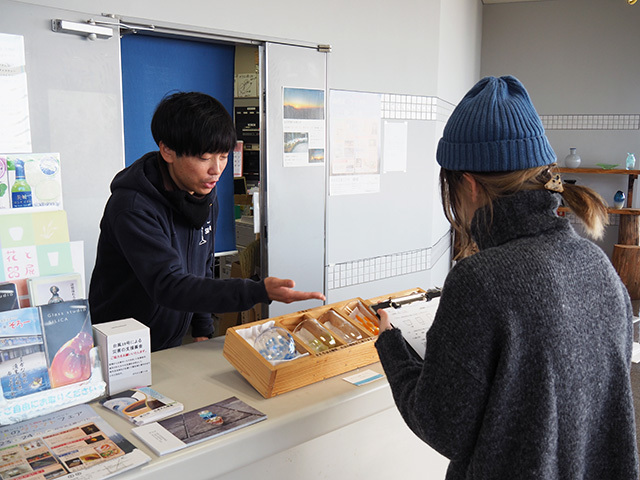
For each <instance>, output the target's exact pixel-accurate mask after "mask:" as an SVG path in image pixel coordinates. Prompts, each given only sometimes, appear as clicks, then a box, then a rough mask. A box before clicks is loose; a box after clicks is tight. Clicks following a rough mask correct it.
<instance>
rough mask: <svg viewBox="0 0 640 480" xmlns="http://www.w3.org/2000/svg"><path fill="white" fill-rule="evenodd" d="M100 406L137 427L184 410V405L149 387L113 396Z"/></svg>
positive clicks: (101, 402)
mask: <svg viewBox="0 0 640 480" xmlns="http://www.w3.org/2000/svg"><path fill="white" fill-rule="evenodd" d="M100 405H102V406H103V407H105V408H108V409H109V410H112V411H114V412H116V413H117V414H118V415H120V416H122V417H124V418H126V419H128V420H129V421H130V422H133V423H134V424H136V425H146V424H147V423H151V422H155V421H157V420H161V419H163V418H167V417H170V416H171V415H174V414H176V413H179V412H181V411H182V410H184V405H183V404H182V403H180V402H177V401H175V400H172V399H171V398H169V397H165V396H164V395H162V394H161V393H158V392H156V391H155V390H153V389H152V388H149V387H139V388H136V389H133V390H126V391H124V392H122V393H118V394H116V395H111V396H109V397H106V398H105V399H103V400H101V401H100Z"/></svg>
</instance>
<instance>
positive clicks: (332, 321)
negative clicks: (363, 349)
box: [318, 310, 363, 343]
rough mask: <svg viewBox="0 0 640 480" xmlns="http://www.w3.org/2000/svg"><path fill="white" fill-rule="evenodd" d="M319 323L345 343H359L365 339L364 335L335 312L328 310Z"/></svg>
mask: <svg viewBox="0 0 640 480" xmlns="http://www.w3.org/2000/svg"><path fill="white" fill-rule="evenodd" d="M318 321H319V322H320V323H321V324H322V325H324V326H325V327H326V328H327V329H328V330H330V331H331V333H333V334H334V335H335V336H337V337H338V338H340V339H341V340H342V341H344V343H353V342H357V341H358V340H362V338H363V336H362V333H361V332H360V331H359V330H358V329H357V328H356V327H354V326H353V325H352V324H351V323H349V322H348V321H347V320H345V319H344V318H342V316H340V314H338V313H337V312H336V311H335V310H328V311H327V312H325V313H324V314H323V315H322V316H321V317H320V318H319V319H318Z"/></svg>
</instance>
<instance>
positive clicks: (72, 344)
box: [38, 300, 93, 388]
mask: <svg viewBox="0 0 640 480" xmlns="http://www.w3.org/2000/svg"><path fill="white" fill-rule="evenodd" d="M38 308H39V309H40V317H41V320H42V329H43V333H44V344H45V352H46V354H47V362H48V365H49V378H50V380H51V387H53V388H56V387H60V386H62V385H68V384H70V383H76V382H81V381H83V380H87V379H88V378H89V377H90V376H91V359H90V358H89V352H90V350H91V348H93V332H92V330H91V319H90V315H89V302H87V300H78V301H69V302H61V303H49V304H47V305H42V306H40V307H38Z"/></svg>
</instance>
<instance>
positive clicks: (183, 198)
mask: <svg viewBox="0 0 640 480" xmlns="http://www.w3.org/2000/svg"><path fill="white" fill-rule="evenodd" d="M157 164H158V168H159V170H160V176H159V178H153V179H152V183H153V184H154V186H155V187H156V188H157V189H158V191H159V192H160V193H162V195H163V196H164V197H165V198H166V199H167V200H169V203H170V204H171V206H172V207H173V208H174V209H176V210H177V211H178V212H179V213H180V214H182V215H183V216H184V217H185V218H186V219H187V221H188V222H189V223H190V224H191V225H192V226H193V227H194V228H202V226H203V225H204V223H205V222H206V221H207V219H208V218H209V214H210V211H211V205H212V201H211V198H212V196H213V190H211V192H209V193H208V194H207V195H203V196H196V195H192V194H190V193H189V192H185V191H184V190H180V188H179V187H178V186H177V185H176V183H175V182H174V181H173V179H172V178H171V175H170V174H169V169H168V168H167V164H166V162H165V161H164V160H163V159H162V157H161V155H160V154H158V157H157ZM167 186H168V187H169V189H167Z"/></svg>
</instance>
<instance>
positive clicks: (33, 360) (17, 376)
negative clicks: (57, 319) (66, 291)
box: [0, 307, 51, 478]
mask: <svg viewBox="0 0 640 480" xmlns="http://www.w3.org/2000/svg"><path fill="white" fill-rule="evenodd" d="M43 343H44V341H43V338H42V326H41V324H40V317H39V316H38V309H37V308H33V307H29V308H21V309H20V310H7V311H6V312H0V354H1V355H2V361H0V384H1V385H2V395H3V396H4V398H6V399H13V398H18V397H22V396H24V395H28V394H30V393H35V392H41V391H43V390H48V389H49V388H51V384H50V381H49V372H48V370H47V357H46V355H45V352H44V344H43ZM2 478H4V477H2Z"/></svg>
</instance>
